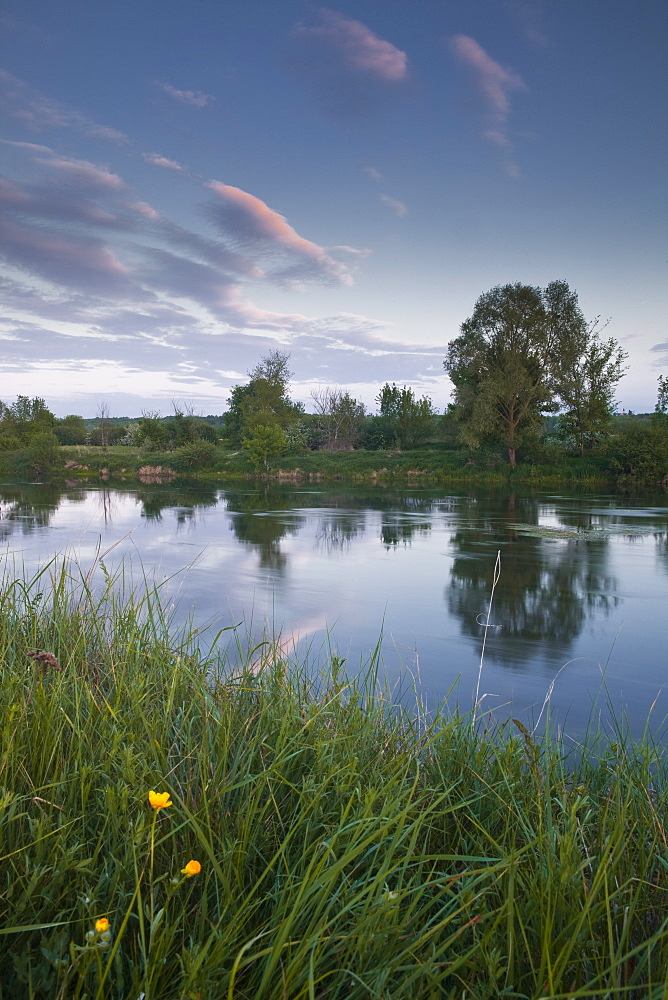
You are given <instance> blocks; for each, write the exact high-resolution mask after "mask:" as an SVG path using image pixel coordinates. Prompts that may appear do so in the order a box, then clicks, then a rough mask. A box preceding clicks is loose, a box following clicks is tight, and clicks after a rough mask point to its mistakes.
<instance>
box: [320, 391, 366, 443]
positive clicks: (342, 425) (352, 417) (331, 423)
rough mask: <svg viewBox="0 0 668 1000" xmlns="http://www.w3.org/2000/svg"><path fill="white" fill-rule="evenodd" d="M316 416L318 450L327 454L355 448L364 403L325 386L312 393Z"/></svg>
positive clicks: (362, 420) (346, 392) (358, 437)
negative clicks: (318, 432) (327, 452)
mask: <svg viewBox="0 0 668 1000" xmlns="http://www.w3.org/2000/svg"><path fill="white" fill-rule="evenodd" d="M311 396H312V398H313V403H314V405H315V412H316V414H317V416H318V427H319V431H320V434H319V441H318V447H320V448H323V449H325V450H326V451H351V450H352V449H353V448H356V447H357V445H358V443H359V440H360V436H361V433H362V427H363V423H364V403H360V402H358V401H357V400H356V399H353V397H352V396H351V395H350V393H349V392H348V391H347V390H344V389H339V388H333V387H332V386H326V387H325V388H322V389H316V390H315V391H314V392H312V393H311Z"/></svg>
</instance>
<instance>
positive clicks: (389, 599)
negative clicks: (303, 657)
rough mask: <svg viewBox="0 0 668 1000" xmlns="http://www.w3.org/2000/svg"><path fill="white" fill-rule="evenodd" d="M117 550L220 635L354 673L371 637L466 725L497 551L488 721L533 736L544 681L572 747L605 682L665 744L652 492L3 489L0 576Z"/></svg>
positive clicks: (667, 671) (659, 521)
mask: <svg viewBox="0 0 668 1000" xmlns="http://www.w3.org/2000/svg"><path fill="white" fill-rule="evenodd" d="M119 540H120V541H119ZM116 542H119V544H118V545H116V547H115V548H114V549H113V550H112V551H111V552H110V553H109V555H108V556H107V557H106V558H105V563H106V564H107V566H109V568H111V569H113V568H114V567H116V566H117V565H118V563H119V561H120V560H121V559H123V560H124V561H125V563H126V564H128V563H130V564H131V566H132V571H133V575H134V578H135V579H136V580H139V579H141V573H142V572H144V573H146V574H147V575H149V576H150V577H151V578H152V579H155V580H157V581H158V582H160V581H164V580H167V581H168V582H167V583H166V584H165V589H164V595H165V598H166V599H167V600H168V601H169V602H170V603H173V604H174V605H175V606H176V609H177V615H179V616H182V617H185V616H186V615H187V614H189V613H192V614H193V616H194V618H195V621H196V623H198V624H204V623H207V624H208V623H211V624H212V626H213V627H214V628H215V629H217V628H220V627H222V626H225V625H229V624H231V623H232V622H235V623H236V622H241V621H243V622H244V623H245V624H244V635H245V634H246V630H250V632H251V633H252V634H254V635H257V636H259V635H260V633H261V631H262V629H263V627H264V626H265V625H266V626H268V628H269V629H270V630H272V631H273V632H274V633H275V634H276V633H278V632H279V631H280V632H281V634H282V636H284V637H288V636H291V637H292V638H293V640H294V642H296V643H297V648H298V650H299V651H300V652H301V651H303V650H306V649H309V651H310V653H309V655H310V656H311V657H312V658H313V659H314V660H316V661H317V660H318V658H319V657H320V658H322V657H323V656H324V655H325V652H326V650H327V649H329V650H330V651H335V652H336V653H337V655H338V656H340V657H345V658H346V659H347V663H348V667H349V668H352V669H356V668H357V665H358V664H359V663H360V662H361V661H362V660H364V659H366V658H368V656H369V653H370V651H371V650H372V649H373V648H374V647H375V646H376V644H377V642H378V639H379V636H380V635H381V633H382V652H383V661H384V665H385V671H386V675H387V678H388V681H389V683H390V684H391V685H394V684H397V683H399V684H401V682H402V681H405V680H406V679H407V678H409V677H410V675H412V676H414V677H415V678H416V680H417V683H418V684H419V688H420V692H421V695H422V697H423V699H424V700H425V701H426V702H427V704H428V706H430V707H434V706H435V705H436V704H437V703H438V702H439V701H441V700H442V699H443V698H444V697H445V696H446V695H447V694H448V692H451V691H452V693H451V694H450V697H449V702H450V703H452V704H454V703H455V702H457V701H458V703H459V705H460V707H462V708H466V709H468V707H469V706H470V704H471V700H472V697H473V692H474V690H475V686H476V681H477V676H478V665H479V661H480V652H481V643H482V638H483V633H484V629H483V624H484V622H485V615H486V612H487V606H488V602H489V596H490V588H491V583H492V579H493V573H494V564H495V560H496V556H497V552H498V551H500V553H501V576H500V580H499V583H498V586H497V588H496V592H495V595H494V604H493V607H492V613H491V618H490V621H491V623H492V624H493V625H494V626H495V627H494V628H491V629H490V630H489V631H488V637H487V648H486V653H485V661H484V667H483V672H482V683H481V693H484V694H485V695H486V697H485V700H484V702H483V705H484V707H485V709H489V710H490V711H494V712H495V713H497V714H498V715H500V716H507V715H508V714H509V713H510V712H511V711H512V713H513V714H514V715H519V716H521V717H522V718H524V719H525V720H526V721H528V722H530V721H532V720H535V719H536V717H537V716H538V714H539V712H540V709H541V706H542V704H543V701H544V699H545V696H546V694H547V692H548V690H549V688H550V685H551V684H552V682H553V681H554V682H555V683H554V691H553V694H552V701H551V704H552V710H553V712H555V713H556V715H557V717H558V719H559V721H560V722H562V723H564V724H565V726H566V728H567V729H568V730H569V732H572V733H573V734H577V733H579V732H581V731H582V730H583V729H584V727H585V726H586V724H587V721H588V719H589V717H590V715H591V714H592V713H594V714H595V713H596V712H597V711H599V709H601V710H602V706H604V702H605V698H606V694H605V693H603V694H602V687H603V683H604V682H605V688H606V689H607V697H608V698H609V699H610V701H611V702H612V703H613V704H614V705H615V707H616V709H617V710H619V709H620V707H621V708H622V710H623V711H624V712H625V713H626V714H627V717H628V719H629V722H630V725H631V728H632V730H633V731H634V732H635V733H638V732H640V731H641V730H642V727H643V725H644V723H645V721H646V719H647V717H648V715H649V713H650V709H651V707H652V705H653V704H654V703H655V702H656V705H655V707H654V709H653V711H652V714H651V718H652V728H653V730H654V731H655V732H656V733H659V732H661V731H663V730H664V729H665V726H663V725H662V720H664V719H665V717H666V715H668V642H667V640H668V506H667V500H666V496H665V494H663V495H662V496H654V497H652V496H644V497H641V498H633V499H629V498H625V497H624V498H623V497H619V496H609V495H602V494H586V495H585V494H578V495H567V494H564V493H559V494H557V493H547V492H545V493H531V494H528V493H527V494H519V493H509V492H507V491H496V492H495V491H481V492H475V493H474V492H473V491H470V492H464V491H454V490H450V489H447V488H441V489H438V490H437V489H396V488H394V487H389V488H382V487H365V488H360V487H350V486H347V485H338V484H337V485H334V486H329V485H328V486H326V487H317V488H314V487H312V486H309V487H308V488H307V487H304V488H296V487H294V486H290V487H286V486H282V487H279V486H259V487H256V486H248V487H246V486H239V485H234V486H232V487H230V488H229V489H228V488H220V487H218V486H216V487H215V488H207V487H202V486H201V485H198V486H193V487H190V488H186V487H181V488H175V487H167V486H164V487H161V486H146V487H139V488H135V487H134V486H133V487H132V488H130V487H128V488H127V489H110V488H109V489H107V488H97V489H91V488H90V487H89V486H86V487H84V488H82V487H80V486H75V487H72V488H70V489H65V490H60V489H54V488H53V487H49V486H22V485H9V484H6V485H0V563H2V564H4V565H9V566H10V568H11V566H12V565H13V561H14V560H16V561H17V562H18V563H19V564H21V563H22V564H23V565H24V566H25V567H26V570H28V571H29V570H31V569H33V568H34V567H37V566H38V565H40V564H42V563H43V562H44V561H46V560H47V559H49V558H51V556H52V555H53V554H54V553H56V552H57V553H65V552H68V553H71V554H73V555H74V556H75V557H76V558H77V559H78V560H79V561H80V563H81V564H83V565H84V566H85V567H87V566H89V565H90V564H91V563H92V561H93V559H94V557H95V553H96V551H97V550H98V547H99V546H101V549H102V551H104V550H105V549H107V548H109V546H112V545H114V543H116ZM481 623H482V624H481ZM496 626H499V627H496ZM562 668H563V669H562ZM559 671H561V672H560V673H559ZM557 675H558V676H557ZM453 686H454V690H453ZM657 699H658V700H657Z"/></svg>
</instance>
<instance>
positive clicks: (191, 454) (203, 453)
mask: <svg viewBox="0 0 668 1000" xmlns="http://www.w3.org/2000/svg"><path fill="white" fill-rule="evenodd" d="M215 453H216V446H215V444H213V443H212V442H211V441H191V442H189V443H188V444H184V445H181V447H180V448H177V449H176V451H175V452H174V454H173V455H172V456H171V458H170V463H169V464H170V465H171V466H172V468H173V469H174V470H175V471H176V472H194V471H196V470H197V469H205V468H207V467H208V466H210V465H211V464H212V462H213V459H214V456H215Z"/></svg>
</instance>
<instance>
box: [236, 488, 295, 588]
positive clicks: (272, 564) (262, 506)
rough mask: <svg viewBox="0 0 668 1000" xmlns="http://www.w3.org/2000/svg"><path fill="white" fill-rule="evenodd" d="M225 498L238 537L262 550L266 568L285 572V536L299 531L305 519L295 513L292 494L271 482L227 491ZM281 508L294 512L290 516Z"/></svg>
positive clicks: (261, 556)
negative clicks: (253, 488) (281, 543)
mask: <svg viewBox="0 0 668 1000" xmlns="http://www.w3.org/2000/svg"><path fill="white" fill-rule="evenodd" d="M225 499H226V502H227V510H228V513H229V514H231V515H232V517H231V521H230V527H231V529H232V531H233V532H234V534H235V537H236V538H237V539H238V540H239V541H240V542H243V543H245V544H247V545H252V546H255V547H256V548H257V549H258V551H259V554H260V565H261V566H262V567H263V569H271V570H272V571H273V572H275V573H283V572H284V571H285V567H286V563H287V559H286V556H285V553H283V552H282V551H281V546H280V542H281V539H282V538H285V536H286V535H295V534H297V532H298V530H299V528H300V527H301V524H302V522H303V520H304V518H303V517H300V516H299V515H296V514H294V513H293V509H294V504H293V497H292V495H291V494H290V493H286V492H285V491H283V490H281V489H277V488H275V487H273V486H271V485H267V486H265V487H262V488H260V489H257V490H253V491H252V492H250V491H249V492H246V493H245V492H242V491H240V490H239V491H232V490H226V492H225ZM281 511H286V512H287V511H290V516H289V517H286V515H285V514H283V515H282V514H281Z"/></svg>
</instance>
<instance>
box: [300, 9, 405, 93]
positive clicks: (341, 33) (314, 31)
mask: <svg viewBox="0 0 668 1000" xmlns="http://www.w3.org/2000/svg"><path fill="white" fill-rule="evenodd" d="M320 19H321V24H320V25H316V26H315V27H304V26H300V27H299V29H298V31H299V33H300V34H302V35H305V36H310V37H312V38H320V39H323V40H324V41H325V42H326V43H327V44H328V45H329V46H330V48H332V49H335V50H336V51H337V52H338V53H339V54H340V55H341V56H342V57H343V58H344V60H345V61H346V63H347V64H348V65H349V66H350V67H352V68H353V69H357V70H361V71H363V72H366V73H370V74H371V75H373V76H375V77H377V78H378V79H379V80H382V81H384V82H386V83H399V82H401V81H402V80H405V79H406V77H407V75H408V59H407V56H406V53H405V52H402V51H401V49H398V48H396V47H395V46H394V45H392V43H391V42H386V41H384V40H383V39H382V38H378V36H377V35H374V33H373V32H372V31H371V29H370V28H367V27H366V25H364V24H362V22H361V21H354V20H352V19H351V18H347V17H344V15H343V14H339V13H338V12H337V11H334V10H328V9H327V8H326V7H322V8H321V9H320Z"/></svg>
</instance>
